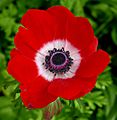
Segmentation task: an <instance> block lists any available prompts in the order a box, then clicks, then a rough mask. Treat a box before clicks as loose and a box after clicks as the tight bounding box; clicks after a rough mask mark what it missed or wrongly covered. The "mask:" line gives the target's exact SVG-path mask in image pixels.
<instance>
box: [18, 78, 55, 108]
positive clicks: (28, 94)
mask: <svg viewBox="0 0 117 120" xmlns="http://www.w3.org/2000/svg"><path fill="white" fill-rule="evenodd" d="M49 84H50V83H49V82H48V81H46V80H44V79H43V78H41V77H38V78H37V79H35V80H34V81H33V82H32V83H31V84H30V86H28V87H26V86H25V85H22V86H20V89H21V91H22V92H21V98H22V101H23V103H24V105H25V106H26V107H28V108H30V109H31V108H32V109H33V108H42V107H45V106H47V105H48V104H49V103H51V102H53V101H54V100H56V99H57V97H55V96H53V95H50V94H49V93H48V91H47V89H48V86H49Z"/></svg>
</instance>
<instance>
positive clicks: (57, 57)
mask: <svg viewBox="0 0 117 120" xmlns="http://www.w3.org/2000/svg"><path fill="white" fill-rule="evenodd" d="M51 60H52V63H53V64H54V65H62V64H64V63H65V61H66V55H65V54H63V53H62V52H57V53H55V54H54V55H53V56H52V58H51Z"/></svg>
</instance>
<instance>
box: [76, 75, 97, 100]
mask: <svg viewBox="0 0 117 120" xmlns="http://www.w3.org/2000/svg"><path fill="white" fill-rule="evenodd" d="M96 79H97V77H91V78H82V80H83V81H82V82H83V87H82V90H81V92H80V93H78V94H77V96H76V97H75V98H79V97H82V96H84V95H85V94H87V93H89V92H90V91H91V90H92V89H93V88H94V86H95V84H96Z"/></svg>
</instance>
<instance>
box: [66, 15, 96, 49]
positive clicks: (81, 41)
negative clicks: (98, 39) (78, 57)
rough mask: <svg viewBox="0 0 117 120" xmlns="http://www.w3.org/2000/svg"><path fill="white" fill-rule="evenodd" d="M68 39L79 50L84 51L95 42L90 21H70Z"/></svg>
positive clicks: (77, 19) (80, 19)
mask: <svg viewBox="0 0 117 120" xmlns="http://www.w3.org/2000/svg"><path fill="white" fill-rule="evenodd" d="M67 39H68V40H69V41H71V43H72V44H73V45H74V46H76V48H78V49H79V50H84V49H86V48H87V47H88V46H90V44H91V43H92V42H93V41H94V32H93V29H92V27H91V25H90V23H89V21H88V19H86V18H83V17H77V18H74V19H71V20H69V22H68V25H67Z"/></svg>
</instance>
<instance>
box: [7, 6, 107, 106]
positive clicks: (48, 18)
mask: <svg viewBox="0 0 117 120" xmlns="http://www.w3.org/2000/svg"><path fill="white" fill-rule="evenodd" d="M21 23H22V25H23V27H22V26H21V27H20V28H19V32H18V33H17V34H16V36H15V40H14V43H15V46H16V48H15V49H13V50H12V52H11V60H10V62H9V63H8V72H9V74H11V75H12V76H13V77H14V78H16V80H18V81H19V82H20V89H21V98H22V101H23V103H24V105H25V106H27V107H28V108H42V107H44V106H46V105H48V104H49V103H50V102H52V101H54V100H56V99H57V97H62V98H64V99H68V100H74V99H76V98H79V97H81V96H84V95H85V94H86V93H88V92H89V91H91V90H92V89H93V87H94V85H95V83H96V79H97V76H98V75H99V74H100V73H101V72H102V71H103V70H104V69H105V67H106V66H107V65H108V63H109V55H108V54H107V53H106V52H104V51H103V50H98V51H97V45H98V42H97V39H96V37H95V35H94V32H93V29H92V27H91V25H90V23H89V22H88V20H87V19H86V18H83V17H75V16H74V15H73V14H72V13H71V12H70V11H69V10H68V9H67V8H65V7H62V6H54V7H51V8H49V9H48V10H46V11H44V10H37V9H30V10H28V11H27V12H26V14H25V15H24V16H23V18H22V20H21Z"/></svg>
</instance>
